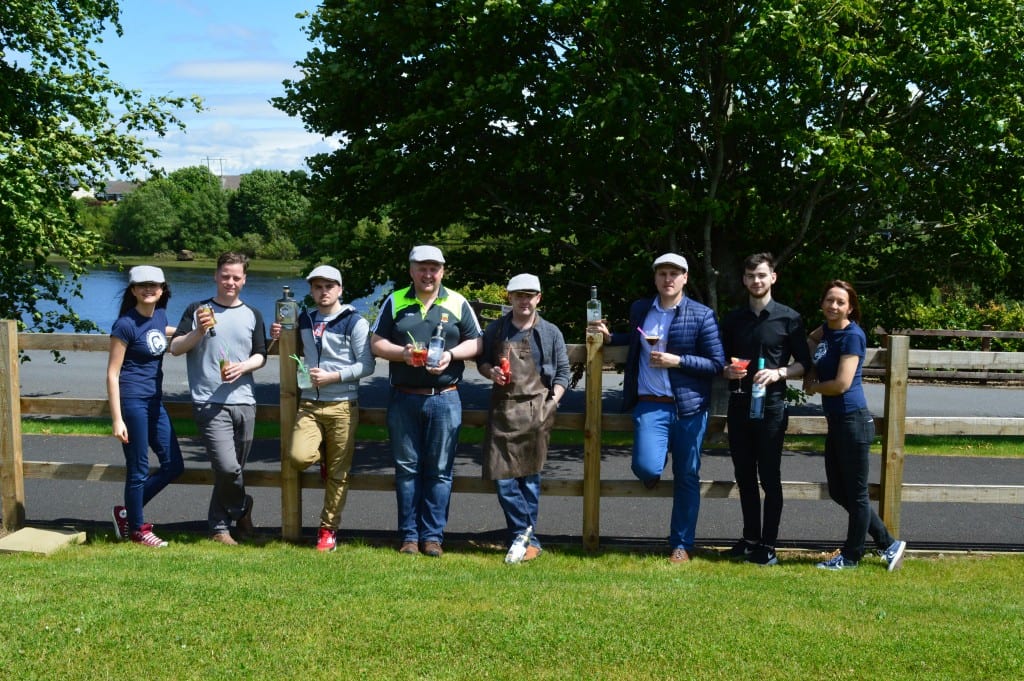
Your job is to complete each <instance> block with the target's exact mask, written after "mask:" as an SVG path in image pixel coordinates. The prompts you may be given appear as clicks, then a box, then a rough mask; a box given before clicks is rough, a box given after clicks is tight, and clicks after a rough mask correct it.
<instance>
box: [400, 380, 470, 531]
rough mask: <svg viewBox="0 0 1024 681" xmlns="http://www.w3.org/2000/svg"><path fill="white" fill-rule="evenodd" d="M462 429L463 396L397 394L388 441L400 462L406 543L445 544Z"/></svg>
mask: <svg viewBox="0 0 1024 681" xmlns="http://www.w3.org/2000/svg"><path fill="white" fill-rule="evenodd" d="M461 428H462V400H461V399H460V398H459V391H458V390H449V391H448V392H444V393H441V394H439V395H410V394H408V393H403V392H401V391H399V390H396V389H392V390H391V399H390V401H389V402H388V435H389V437H390V438H391V454H392V456H393V457H394V459H395V495H396V497H397V500H398V533H399V534H400V535H401V536H402V541H403V542H407V541H425V542H426V541H436V542H441V541H443V540H444V527H445V525H447V524H448V504H449V502H450V500H451V496H452V466H453V465H454V463H455V448H456V447H457V446H458V444H459V430H460V429H461Z"/></svg>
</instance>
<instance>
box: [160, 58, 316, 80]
mask: <svg viewBox="0 0 1024 681" xmlns="http://www.w3.org/2000/svg"><path fill="white" fill-rule="evenodd" d="M167 75H168V76H170V77H171V78H181V79H184V80H188V81H197V80H198V81H227V82H232V83H234V82H238V81H249V82H254V83H266V82H268V81H272V82H280V81H282V80H285V79H286V78H291V79H298V78H300V77H301V76H302V74H301V72H300V71H299V70H298V69H297V68H295V66H294V65H293V64H290V63H287V62H282V61H256V60H248V59H239V60H217V61H186V62H181V63H178V64H175V65H173V66H172V67H171V69H170V70H169V71H168V74H167Z"/></svg>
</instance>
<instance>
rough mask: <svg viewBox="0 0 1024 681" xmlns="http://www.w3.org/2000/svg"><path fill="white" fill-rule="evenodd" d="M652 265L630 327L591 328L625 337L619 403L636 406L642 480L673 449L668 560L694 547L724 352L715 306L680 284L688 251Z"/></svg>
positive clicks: (654, 475)
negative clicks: (704, 452)
mask: <svg viewBox="0 0 1024 681" xmlns="http://www.w3.org/2000/svg"><path fill="white" fill-rule="evenodd" d="M653 267H654V286H655V288H656V289H657V295H655V296H653V297H651V298H642V299H640V300H637V301H635V302H634V303H633V304H632V305H631V306H630V309H629V328H628V330H627V331H625V332H621V333H614V334H613V333H610V332H609V331H608V327H607V326H606V325H605V323H604V322H603V321H602V322H597V323H593V324H591V325H590V326H589V327H588V329H589V330H590V331H595V332H600V333H601V334H603V335H604V337H605V341H606V342H608V343H609V344H611V345H627V344H628V345H629V353H628V354H627V357H626V375H625V382H624V385H623V406H624V408H625V409H632V410H633V427H634V437H633V473H634V474H635V475H636V476H637V478H639V479H640V481H641V482H642V483H643V485H644V487H646V488H647V489H654V487H655V486H656V485H657V484H658V481H659V480H660V479H661V474H662V471H663V470H664V468H665V466H666V464H667V462H668V453H669V452H671V453H672V478H673V480H672V486H673V495H672V518H671V521H670V524H669V528H670V529H669V544H670V546H671V549H672V553H671V554H670V556H669V561H670V562H672V563H674V564H678V563H686V562H688V561H689V560H690V555H691V553H692V552H693V546H694V536H695V534H696V530H697V513H698V511H699V510H700V453H701V448H702V447H703V444H704V433H705V431H706V430H707V425H708V409H709V407H710V405H711V383H712V379H713V378H714V377H715V376H717V375H718V374H720V373H721V372H722V368H723V366H724V364H725V356H724V353H723V352H722V342H721V340H720V339H719V336H718V324H717V323H716V322H715V314H714V312H712V311H711V308H709V307H707V306H705V305H702V304H700V303H698V302H697V301H695V300H693V299H692V298H689V297H687V296H686V295H685V293H684V292H683V288H684V287H685V286H686V281H687V274H688V266H687V263H686V258H684V257H683V256H681V255H678V254H676V253H665V254H664V255H661V256H659V257H658V258H657V259H656V260H655V261H654V265H653Z"/></svg>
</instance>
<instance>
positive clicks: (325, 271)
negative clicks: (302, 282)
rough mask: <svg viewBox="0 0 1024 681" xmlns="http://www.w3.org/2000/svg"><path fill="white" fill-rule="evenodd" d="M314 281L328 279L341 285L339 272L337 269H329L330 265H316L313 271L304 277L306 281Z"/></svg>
mask: <svg viewBox="0 0 1024 681" xmlns="http://www.w3.org/2000/svg"><path fill="white" fill-rule="evenodd" d="M314 279H329V280H331V281H336V282H338V285H339V286H340V285H341V272H339V271H338V268H337V267H331V266H330V265H317V266H316V267H314V268H313V271H312V272H310V273H309V274H307V275H306V281H313V280H314Z"/></svg>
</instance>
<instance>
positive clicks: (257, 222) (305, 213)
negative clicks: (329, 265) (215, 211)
mask: <svg viewBox="0 0 1024 681" xmlns="http://www.w3.org/2000/svg"><path fill="white" fill-rule="evenodd" d="M306 182H307V177H306V174H305V173H304V172H302V171H292V172H289V173H285V172H283V171H280V170H254V171H252V172H251V173H248V174H246V175H243V176H242V178H241V180H240V182H239V185H238V190H237V191H235V192H232V194H231V196H230V198H229V199H228V229H229V231H230V232H231V234H233V235H235V236H242V235H244V234H255V235H258V236H259V237H260V238H261V240H262V242H263V246H262V249H263V250H264V252H263V253H260V255H263V256H265V257H286V258H287V257H296V256H297V255H298V254H299V251H298V248H297V245H296V243H295V241H296V239H298V240H299V241H300V242H308V237H307V238H304V237H306V235H305V234H304V232H305V231H306V230H305V229H304V225H305V224H306V222H307V218H308V217H309V206H310V203H309V198H308V197H307V196H306ZM271 250H273V252H271Z"/></svg>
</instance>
